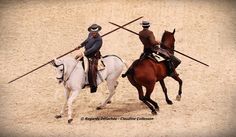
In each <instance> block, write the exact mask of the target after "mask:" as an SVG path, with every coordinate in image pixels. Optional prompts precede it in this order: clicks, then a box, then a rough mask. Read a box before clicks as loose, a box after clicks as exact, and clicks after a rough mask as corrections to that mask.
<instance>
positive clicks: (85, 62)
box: [79, 57, 105, 93]
mask: <svg viewBox="0 0 236 137" xmlns="http://www.w3.org/2000/svg"><path fill="white" fill-rule="evenodd" d="M79 61H81V62H82V67H83V69H84V72H85V74H86V77H85V81H86V82H85V83H87V84H85V85H84V87H83V88H82V89H84V88H85V87H88V86H91V85H90V84H91V83H90V82H91V81H92V80H94V81H96V78H97V77H95V76H94V77H95V79H93V78H91V77H89V67H93V66H89V64H90V63H89V59H88V58H87V57H83V58H81V59H80V60H79ZM96 67H97V74H98V77H99V78H100V79H101V80H102V81H103V78H102V76H101V74H100V71H102V70H104V69H105V64H104V63H103V58H102V57H101V58H100V59H98V64H97V66H96ZM93 75H96V74H93ZM89 81H90V82H89ZM94 92H96V91H94ZM94 92H91V93H94Z"/></svg>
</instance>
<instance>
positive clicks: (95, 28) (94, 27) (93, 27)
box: [88, 24, 102, 32]
mask: <svg viewBox="0 0 236 137" xmlns="http://www.w3.org/2000/svg"><path fill="white" fill-rule="evenodd" d="M101 29H102V27H101V26H99V25H97V24H93V25H91V26H90V27H89V28H88V31H89V32H99V31H100V30H101Z"/></svg>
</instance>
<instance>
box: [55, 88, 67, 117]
mask: <svg viewBox="0 0 236 137" xmlns="http://www.w3.org/2000/svg"><path fill="white" fill-rule="evenodd" d="M64 94H65V102H64V104H63V106H62V108H61V112H60V114H59V115H56V116H55V118H56V119H58V118H61V117H62V115H64V113H65V109H66V106H67V101H68V98H69V90H68V89H65V91H64Z"/></svg>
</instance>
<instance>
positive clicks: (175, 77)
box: [172, 72, 183, 101]
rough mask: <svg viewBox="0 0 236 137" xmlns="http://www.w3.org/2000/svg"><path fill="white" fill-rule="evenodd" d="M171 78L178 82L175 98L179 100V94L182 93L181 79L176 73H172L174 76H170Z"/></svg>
mask: <svg viewBox="0 0 236 137" xmlns="http://www.w3.org/2000/svg"><path fill="white" fill-rule="evenodd" d="M175 73H176V72H175ZM172 78H173V79H175V80H176V81H178V82H179V92H178V95H177V96H176V100H177V101H180V100H181V94H182V85H183V81H182V80H181V79H180V78H179V76H178V75H174V76H172Z"/></svg>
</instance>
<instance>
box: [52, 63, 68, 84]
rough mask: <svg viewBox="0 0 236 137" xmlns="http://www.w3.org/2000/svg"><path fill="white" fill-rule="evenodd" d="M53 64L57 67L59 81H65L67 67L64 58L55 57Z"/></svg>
mask: <svg viewBox="0 0 236 137" xmlns="http://www.w3.org/2000/svg"><path fill="white" fill-rule="evenodd" d="M51 64H52V65H53V66H54V67H55V68H56V78H57V80H58V82H59V83H61V82H63V81H64V79H65V72H66V70H65V69H66V68H65V65H64V63H63V62H62V60H60V59H59V60H58V59H53V61H52V62H51Z"/></svg>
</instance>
